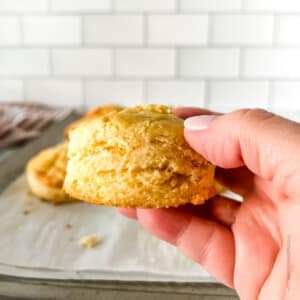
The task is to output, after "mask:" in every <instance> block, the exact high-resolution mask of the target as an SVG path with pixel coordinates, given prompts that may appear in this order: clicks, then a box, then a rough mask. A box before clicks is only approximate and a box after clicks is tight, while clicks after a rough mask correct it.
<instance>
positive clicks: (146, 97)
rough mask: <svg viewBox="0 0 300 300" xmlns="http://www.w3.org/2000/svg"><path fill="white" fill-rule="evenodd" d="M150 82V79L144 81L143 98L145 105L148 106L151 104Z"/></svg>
mask: <svg viewBox="0 0 300 300" xmlns="http://www.w3.org/2000/svg"><path fill="white" fill-rule="evenodd" d="M148 84H149V80H148V79H144V80H143V81H142V92H143V93H142V97H143V103H144V104H147V103H148V102H149V89H148V88H149V86H148Z"/></svg>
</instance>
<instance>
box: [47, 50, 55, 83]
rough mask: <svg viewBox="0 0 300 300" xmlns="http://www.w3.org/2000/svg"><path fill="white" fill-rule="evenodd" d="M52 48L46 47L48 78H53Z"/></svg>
mask: <svg viewBox="0 0 300 300" xmlns="http://www.w3.org/2000/svg"><path fill="white" fill-rule="evenodd" d="M53 52H54V49H53V48H52V47H49V48H48V61H49V72H50V78H54V53H53Z"/></svg>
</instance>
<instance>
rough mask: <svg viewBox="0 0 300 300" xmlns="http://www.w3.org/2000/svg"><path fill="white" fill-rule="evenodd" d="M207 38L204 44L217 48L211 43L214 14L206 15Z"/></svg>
mask: <svg viewBox="0 0 300 300" xmlns="http://www.w3.org/2000/svg"><path fill="white" fill-rule="evenodd" d="M207 18H208V19H207V32H206V33H207V40H206V44H207V47H208V48H211V47H215V48H219V47H218V46H217V47H216V46H215V45H214V43H213V40H214V28H213V25H214V23H215V16H212V15H208V16H207Z"/></svg>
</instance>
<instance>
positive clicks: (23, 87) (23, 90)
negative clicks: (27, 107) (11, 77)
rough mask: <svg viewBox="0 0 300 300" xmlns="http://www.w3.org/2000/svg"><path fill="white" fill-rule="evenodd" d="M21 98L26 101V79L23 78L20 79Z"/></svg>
mask: <svg viewBox="0 0 300 300" xmlns="http://www.w3.org/2000/svg"><path fill="white" fill-rule="evenodd" d="M22 96H23V97H22V98H23V101H24V102H26V101H27V100H28V99H27V80H26V79H25V78H23V80H22Z"/></svg>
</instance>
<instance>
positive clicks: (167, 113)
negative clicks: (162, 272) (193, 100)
mask: <svg viewBox="0 0 300 300" xmlns="http://www.w3.org/2000/svg"><path fill="white" fill-rule="evenodd" d="M68 156H69V162H68V167H67V176H66V180H65V184H64V188H65V190H66V191H67V192H68V193H69V194H70V195H71V196H73V197H76V198H77V197H78V198H80V199H83V200H85V201H88V202H91V203H95V204H104V205H112V206H119V207H141V208H154V207H177V206H179V205H183V204H186V203H193V204H201V203H203V202H204V201H205V200H207V199H208V198H210V197H212V196H213V195H215V193H216V191H215V187H214V166H213V165H212V164H210V163H209V162H208V161H206V160H205V159H204V158H203V157H202V156H201V155H199V154H197V153H196V152H195V151H194V150H192V149H191V148H190V147H189V146H188V144H187V143H186V142H185V139H184V136H183V121H182V120H181V119H179V118H177V117H176V116H175V115H174V114H172V113H171V109H170V108H169V107H166V106H162V105H145V106H137V107H133V108H127V109H124V110H122V111H120V112H111V113H109V114H106V115H105V116H103V117H101V118H94V119H91V120H86V121H85V122H82V123H81V124H80V125H79V126H78V127H77V128H76V129H75V130H73V131H72V132H71V134H70V144H69V151H68Z"/></svg>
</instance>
